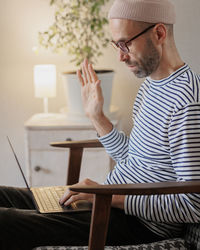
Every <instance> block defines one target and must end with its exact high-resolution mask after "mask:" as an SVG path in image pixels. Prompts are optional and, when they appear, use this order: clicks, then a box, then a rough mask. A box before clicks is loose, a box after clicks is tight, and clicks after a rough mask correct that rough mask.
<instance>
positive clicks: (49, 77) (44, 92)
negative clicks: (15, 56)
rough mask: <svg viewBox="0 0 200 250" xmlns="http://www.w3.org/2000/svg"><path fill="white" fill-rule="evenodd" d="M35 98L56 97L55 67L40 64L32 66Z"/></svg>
mask: <svg viewBox="0 0 200 250" xmlns="http://www.w3.org/2000/svg"><path fill="white" fill-rule="evenodd" d="M34 85H35V97H39V98H45V97H47V98H49V97H55V96H56V66H55V65H53V64H41V65H35V66H34Z"/></svg>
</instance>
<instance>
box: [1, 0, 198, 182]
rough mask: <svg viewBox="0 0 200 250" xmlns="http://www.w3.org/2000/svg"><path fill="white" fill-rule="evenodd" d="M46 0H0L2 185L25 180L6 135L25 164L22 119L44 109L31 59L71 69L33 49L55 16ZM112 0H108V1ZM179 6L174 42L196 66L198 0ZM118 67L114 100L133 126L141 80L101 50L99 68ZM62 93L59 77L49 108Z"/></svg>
mask: <svg viewBox="0 0 200 250" xmlns="http://www.w3.org/2000/svg"><path fill="white" fill-rule="evenodd" d="M49 2H50V0H6V1H5V0H0V114H1V118H0V185H12V186H23V185H24V184H23V181H22V179H21V176H20V174H19V172H18V169H17V168H16V163H15V161H14V159H13V156H12V154H11V151H10V149H9V147H8V143H7V141H6V135H9V136H10V138H11V140H12V142H13V144H14V146H15V148H16V152H17V154H18V156H19V159H20V162H21V163H22V165H23V166H24V164H25V153H24V152H25V150H24V122H25V121H26V120H27V119H28V118H30V116H31V115H33V114H35V113H39V112H42V107H43V106H42V101H41V100H40V99H36V98H34V89H33V80H32V78H33V77H32V70H33V66H34V65H35V64H40V63H54V64H56V65H57V70H58V72H63V71H68V70H72V69H73V65H72V64H70V63H69V57H68V56H67V55H64V54H60V55H55V54H52V53H50V52H47V51H41V52H40V54H39V55H36V54H34V53H33V52H32V47H34V46H35V45H37V32H38V31H43V30H45V29H46V28H47V27H48V26H49V25H50V24H51V23H52V21H53V9H52V8H51V7H50V6H49ZM111 2H112V1H111ZM174 3H175V5H176V9H177V24H176V26H175V34H176V42H177V47H178V49H179V51H180V53H181V55H182V58H183V59H184V60H185V62H187V63H189V65H190V66H191V67H192V68H193V69H194V70H195V71H197V72H200V56H199V44H200V33H199V23H200V15H199V13H200V1H199V0H190V1H188V0H174ZM102 66H103V67H104V68H112V69H114V70H115V71H116V76H115V81H114V89H113V98H112V103H113V104H115V105H117V106H119V108H120V111H121V112H122V113H123V119H122V125H123V128H124V130H125V131H126V132H127V133H128V132H129V131H130V129H131V119H130V115H131V108H132V104H133V101H134V98H135V95H136V93H137V90H138V88H139V85H140V83H141V80H138V79H136V78H135V77H134V76H133V75H132V74H131V73H130V72H129V70H128V69H127V68H126V67H125V66H124V65H123V63H119V62H117V58H116V55H115V53H114V51H113V50H112V48H108V49H107V50H106V51H105V54H104V56H103V57H102V58H101V59H100V60H99V63H98V65H97V67H98V68H102ZM65 103H66V101H65V97H64V94H63V86H62V82H61V79H60V77H58V84H57V97H56V98H55V99H51V100H50V101H49V109H50V111H51V112H59V110H60V108H62V107H63V106H65Z"/></svg>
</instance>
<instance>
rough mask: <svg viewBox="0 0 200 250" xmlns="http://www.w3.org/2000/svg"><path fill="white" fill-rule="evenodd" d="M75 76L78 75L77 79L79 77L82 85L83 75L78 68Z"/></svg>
mask: <svg viewBox="0 0 200 250" xmlns="http://www.w3.org/2000/svg"><path fill="white" fill-rule="evenodd" d="M77 76H78V79H79V81H80V83H81V85H82V86H84V85H85V83H84V79H83V77H82V75H81V71H80V70H77Z"/></svg>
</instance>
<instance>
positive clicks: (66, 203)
mask: <svg viewBox="0 0 200 250" xmlns="http://www.w3.org/2000/svg"><path fill="white" fill-rule="evenodd" d="M78 200H81V196H80V194H77V195H72V196H71V197H70V198H69V199H68V200H67V201H66V202H65V203H64V206H69V205H70V204H71V203H72V202H75V201H78Z"/></svg>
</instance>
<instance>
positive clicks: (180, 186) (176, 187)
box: [70, 181, 200, 195]
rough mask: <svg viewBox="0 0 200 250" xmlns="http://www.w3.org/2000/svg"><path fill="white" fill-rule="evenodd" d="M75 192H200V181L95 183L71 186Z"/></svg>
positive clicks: (134, 193)
mask: <svg viewBox="0 0 200 250" xmlns="http://www.w3.org/2000/svg"><path fill="white" fill-rule="evenodd" d="M70 190H72V191H75V192H83V193H93V194H99V195H113V194H118V195H155V194H180V193H200V181H185V182H156V183H137V184H121V185H94V186H87V187H86V186H81V185H80V186H76V187H70Z"/></svg>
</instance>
